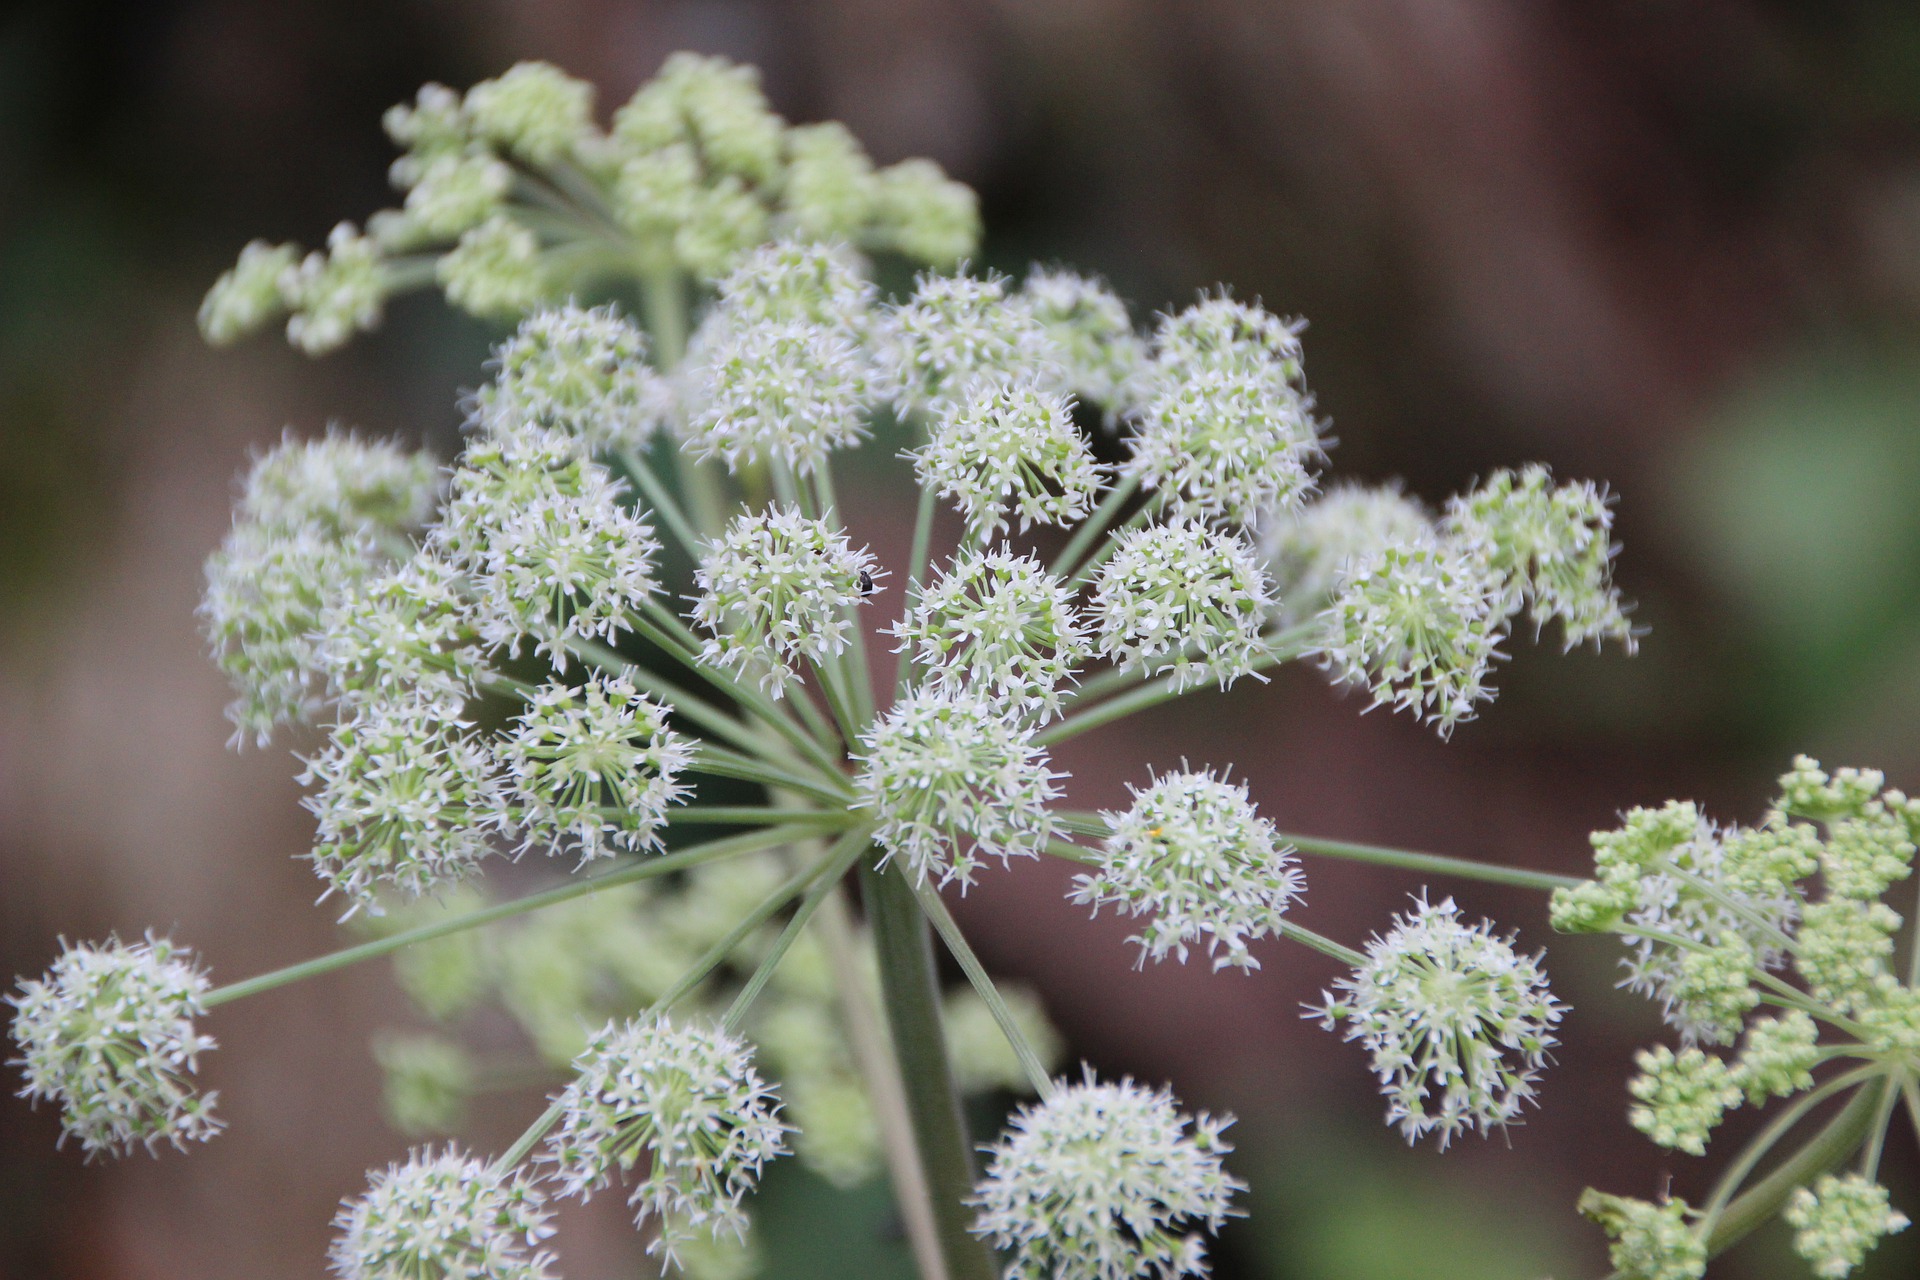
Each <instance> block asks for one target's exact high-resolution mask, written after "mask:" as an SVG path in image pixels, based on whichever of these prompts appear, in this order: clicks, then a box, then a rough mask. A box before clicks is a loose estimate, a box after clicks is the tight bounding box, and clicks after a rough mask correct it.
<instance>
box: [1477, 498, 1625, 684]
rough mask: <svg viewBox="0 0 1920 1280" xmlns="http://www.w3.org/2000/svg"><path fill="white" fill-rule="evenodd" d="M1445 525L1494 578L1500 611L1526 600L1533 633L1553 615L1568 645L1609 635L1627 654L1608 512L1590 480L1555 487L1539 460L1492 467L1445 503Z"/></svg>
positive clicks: (1623, 610) (1606, 503)
mask: <svg viewBox="0 0 1920 1280" xmlns="http://www.w3.org/2000/svg"><path fill="white" fill-rule="evenodd" d="M1446 527H1447V532H1448V534H1449V535H1450V536H1452V537H1454V538H1458V539H1460V540H1461V541H1463V542H1465V543H1467V544H1469V545H1471V546H1473V547H1474V548H1475V549H1476V550H1477V551H1478V553H1479V554H1480V556H1481V558H1482V560H1483V562H1484V563H1486V565H1487V566H1488V567H1489V568H1490V569H1491V570H1492V571H1493V573H1495V574H1496V575H1498V577H1499V578H1500V580H1501V583H1502V589H1503V590H1504V591H1505V593H1506V600H1505V602H1504V605H1503V608H1504V611H1505V612H1507V613H1509V614H1511V613H1513V612H1515V611H1517V610H1518V609H1519V608H1520V605H1521V604H1522V603H1523V602H1524V603H1526V604H1527V605H1528V607H1529V610H1530V612H1531V615H1532V618H1533V625H1534V628H1535V629H1536V630H1538V629H1539V628H1541V627H1544V626H1545V625H1546V624H1547V623H1548V622H1549V621H1551V620H1553V619H1556V618H1557V619H1559V621H1560V625H1561V627H1562V629H1563V630H1564V632H1565V634H1566V639H1567V646H1568V647H1569V648H1571V647H1572V646H1574V645H1576V644H1582V643H1584V642H1586V641H1589V640H1591V641H1592V642H1593V643H1594V645H1595V646H1596V647H1597V646H1598V645H1599V644H1600V642H1601V641H1602V640H1605V639H1613V640H1618V641H1619V642H1620V643H1621V644H1622V645H1624V646H1626V648H1627V651H1628V652H1632V651H1633V647H1634V639H1633V629H1632V627H1630V626H1629V625H1628V624H1627V617H1626V610H1625V608H1624V607H1623V606H1622V605H1621V603H1620V593H1619V591H1618V590H1616V589H1615V587H1614V585H1613V556H1614V553H1615V552H1617V551H1618V550H1619V548H1618V547H1616V546H1614V545H1613V543H1612V541H1611V539H1610V535H1611V532H1612V530H1613V511H1612V509H1611V507H1610V506H1609V505H1608V498H1607V495H1606V493H1605V492H1604V491H1602V490H1601V489H1599V488H1598V487H1597V486H1595V485H1594V484H1592V483H1591V482H1589V481H1577V482H1574V483H1570V484H1564V485H1561V486H1560V487H1559V488H1557V489H1556V488H1555V487H1554V486H1553V477H1552V476H1551V475H1550V474H1548V472H1547V469H1546V468H1545V467H1543V466H1539V465H1538V464H1536V465H1534V466H1530V467H1527V468H1525V469H1524V470H1521V471H1518V472H1514V471H1505V470H1502V471H1496V472H1495V473H1494V474H1493V475H1492V476H1490V477H1488V479H1487V481H1486V483H1485V484H1483V485H1481V486H1480V487H1479V488H1478V489H1476V490H1474V491H1473V492H1472V493H1469V494H1465V495H1462V496H1460V497H1456V498H1454V499H1453V500H1452V501H1451V502H1449V503H1448V504H1447V517H1446Z"/></svg>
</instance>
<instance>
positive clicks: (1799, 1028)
mask: <svg viewBox="0 0 1920 1280" xmlns="http://www.w3.org/2000/svg"><path fill="white" fill-rule="evenodd" d="M1911 824H1912V806H1911V803H1910V802H1909V801H1908V800H1907V798H1906V796H1905V795H1904V794H1902V793H1901V792H1899V791H1893V790H1888V789H1886V787H1885V779H1884V777H1883V776H1882V775H1881V774H1880V773H1878V772H1877V771H1873V770H1862V769H1843V770H1839V771H1837V772H1835V773H1833V774H1829V773H1827V772H1826V771H1825V770H1823V769H1822V768H1821V767H1820V765H1819V764H1818V762H1816V761H1814V760H1812V759H1810V758H1808V757H1806V756H1801V757H1798V758H1797V759H1795V761H1794V762H1793V768H1792V769H1791V770H1790V771H1789V772H1788V773H1787V774H1786V775H1785V776H1783V777H1782V778H1781V779H1780V794H1779V798H1778V799H1777V800H1776V802H1775V804H1774V806H1773V808H1772V809H1771V810H1770V811H1769V812H1768V813H1767V815H1766V817H1765V819H1764V821H1763V822H1762V824H1761V825H1760V826H1758V827H1756V828H1752V829H1742V828H1720V827H1717V826H1715V825H1714V824H1713V823H1711V822H1709V821H1708V820H1707V819H1706V818H1705V817H1703V816H1702V815H1701V813H1700V811H1699V810H1698V808H1697V807H1696V806H1694V805H1692V804H1683V803H1680V802H1672V803H1669V804H1667V805H1665V806H1663V807H1662V808H1659V809H1635V810H1633V811H1631V812H1629V813H1628V814H1627V815H1626V818H1625V821H1624V822H1623V823H1622V825H1621V826H1620V827H1619V828H1618V829H1617V830H1614V831H1607V832H1600V833H1597V834H1595V835H1594V837H1593V848H1594V872H1595V878H1594V879H1593V880H1592V881H1588V882H1586V883H1583V884H1581V885H1578V886H1576V887H1573V888H1569V889H1560V890H1556V891H1555V894H1554V902H1553V919H1554V924H1555V927H1557V928H1562V929H1567V930H1571V931H1575V932H1611V933H1616V934H1618V935H1620V937H1621V938H1622V939H1623V940H1624V941H1625V942H1626V943H1627V945H1628V948H1629V954H1628V957H1627V959H1626V962H1625V963H1626V967H1627V972H1628V978H1627V980H1626V982H1625V983H1624V984H1623V985H1626V986H1630V987H1632V988H1634V989H1636V990H1639V991H1641V992H1642V993H1643V994H1646V995H1649V996H1652V997H1654V998H1656V999H1658V1000H1660V1001H1661V1004H1662V1006H1663V1010H1664V1013H1665V1016H1666V1020H1667V1022H1668V1023H1669V1024H1670V1025H1672V1026H1673V1027H1674V1028H1675V1029H1676V1030H1677V1031H1678V1032H1679V1033H1680V1035H1681V1038H1682V1041H1683V1047H1682V1048H1681V1049H1680V1050H1679V1051H1678V1052H1677V1053H1676V1052H1675V1051H1674V1050H1672V1049H1669V1048H1667V1047H1666V1046H1664V1045H1662V1046H1657V1047H1655V1048H1653V1049H1650V1050H1647V1051H1644V1052H1642V1053H1641V1054H1640V1055H1639V1063H1640V1067H1641V1074H1640V1076H1639V1077H1638V1078H1637V1079H1636V1080H1635V1081H1634V1082H1633V1083H1632V1085H1631V1086H1630V1087H1629V1091H1630V1093H1631V1094H1632V1096H1633V1099H1634V1104H1633V1105H1632V1106H1631V1107H1630V1108H1629V1111H1628V1119H1629V1120H1630V1121H1631V1122H1632V1124H1633V1126H1634V1127H1635V1128H1637V1129H1639V1130H1640V1131H1641V1132H1643V1133H1645V1134H1646V1135H1647V1136H1648V1137H1650V1138H1652V1139H1653V1140H1654V1141H1655V1142H1657V1143H1659V1144H1660V1145H1661V1146H1665V1147H1670V1148H1673V1149H1676V1150H1679V1151H1684V1152H1687V1153H1689V1154H1692V1155H1701V1154H1703V1153H1704V1152H1705V1149H1706V1144H1707V1140H1708V1136H1709V1134H1710V1133H1711V1131H1712V1130H1713V1128H1714V1126H1716V1125H1717V1124H1718V1123H1719V1121H1720V1119H1721V1117H1722V1116H1723V1115H1724V1113H1725V1112H1726V1111H1727V1110H1729V1109H1731V1108H1733V1107H1736V1106H1738V1105H1740V1104H1741V1102H1743V1101H1744V1102H1747V1103H1750V1104H1751V1105H1754V1106H1762V1105H1765V1104H1766V1103H1767V1102H1769V1101H1770V1100H1772V1099H1775V1098H1791V1097H1793V1096H1795V1095H1797V1094H1809V1095H1810V1096H1809V1097H1808V1098H1806V1099H1804V1100H1803V1101H1801V1102H1798V1103H1795V1104H1794V1106H1795V1108H1796V1109H1795V1110H1794V1111H1793V1112H1791V1113H1790V1114H1789V1116H1788V1117H1786V1118H1785V1119H1784V1120H1783V1121H1782V1122H1781V1124H1780V1125H1776V1126H1775V1127H1774V1128H1772V1129H1769V1130H1767V1131H1765V1132H1764V1133H1763V1136H1762V1138H1761V1139H1759V1140H1758V1141H1760V1142H1761V1143H1762V1144H1763V1146H1761V1147H1760V1148H1757V1149H1756V1151H1755V1152H1753V1153H1750V1154H1749V1155H1748V1156H1746V1157H1743V1158H1742V1159H1741V1160H1740V1161H1738V1162H1736V1164H1735V1166H1734V1172H1733V1173H1732V1174H1730V1175H1729V1177H1730V1179H1731V1181H1729V1182H1727V1183H1725V1184H1723V1186H1722V1187H1721V1189H1720V1190H1719V1191H1718V1192H1716V1195H1715V1197H1714V1200H1713V1201H1712V1202H1711V1204H1710V1205H1709V1209H1708V1211H1707V1212H1706V1213H1705V1214H1704V1215H1700V1216H1697V1217H1696V1218H1695V1220H1694V1221H1693V1223H1692V1225H1690V1226H1689V1225H1687V1223H1686V1222H1685V1220H1684V1218H1685V1216H1687V1215H1684V1214H1682V1213H1676V1212H1673V1211H1672V1210H1671V1206H1662V1207H1660V1208H1658V1209H1656V1208H1655V1207H1654V1206H1648V1205H1643V1204H1642V1203H1641V1202H1638V1201H1628V1200H1622V1199H1620V1198H1618V1197H1613V1196H1605V1195H1602V1194H1601V1193H1599V1192H1597V1191H1589V1192H1588V1193H1587V1198H1586V1199H1584V1200H1583V1201H1582V1210H1583V1212H1587V1213H1588V1216H1589V1217H1592V1218H1594V1220H1595V1221H1597V1222H1600V1223H1601V1224H1602V1225H1603V1226H1605V1227H1606V1228H1607V1230H1608V1232H1609V1234H1611V1235H1613V1236H1614V1237H1615V1242H1616V1243H1615V1246H1614V1263H1615V1265H1616V1266H1617V1267H1619V1268H1620V1269H1621V1270H1623V1271H1625V1272H1626V1273H1627V1274H1631V1275H1642V1274H1645V1275H1669V1274H1671V1275H1698V1274H1700V1271H1701V1268H1702V1267H1704V1263H1705V1259H1706V1250H1707V1246H1708V1243H1709V1241H1711V1240H1713V1239H1714V1238H1715V1237H1714V1231H1715V1228H1716V1226H1717V1225H1718V1224H1719V1222H1720V1221H1721V1216H1720V1215H1721V1214H1722V1213H1723V1212H1724V1211H1725V1208H1726V1206H1727V1205H1728V1204H1730V1203H1732V1202H1733V1198H1734V1196H1735V1194H1736V1193H1737V1192H1739V1191H1740V1190H1741V1181H1742V1180H1743V1179H1744V1178H1746V1177H1749V1176H1751V1174H1752V1171H1753V1168H1754V1167H1755V1165H1756V1163H1757V1161H1758V1155H1759V1153H1760V1152H1763V1151H1764V1150H1765V1147H1767V1146H1771V1145H1773V1144H1774V1143H1776V1142H1779V1141H1781V1140H1782V1139H1783V1138H1784V1137H1785V1136H1786V1135H1787V1133H1789V1132H1793V1131H1796V1130H1794V1129H1792V1128H1791V1126H1792V1123H1793V1122H1794V1121H1796V1120H1799V1119H1803V1118H1804V1116H1805V1114H1806V1113H1807V1112H1808V1110H1809V1109H1810V1108H1811V1106H1812V1104H1813V1103H1815V1102H1817V1101H1819V1100H1820V1099H1821V1098H1824V1097H1826V1096H1829V1095H1832V1094H1834V1093H1836V1092H1840V1091H1866V1092H1865V1093H1864V1094H1863V1095H1857V1096H1856V1097H1855V1099H1854V1101H1853V1102H1852V1103H1851V1104H1850V1106H1852V1107H1854V1108H1859V1107H1861V1106H1864V1105H1868V1104H1870V1103H1871V1102H1872V1100H1873V1099H1874V1098H1875V1097H1878V1096H1881V1091H1891V1092H1896V1093H1897V1092H1898V1091H1900V1090H1901V1089H1902V1088H1907V1089H1910V1088H1911V1084H1910V1082H1911V1080H1912V1079H1913V1076H1914V1073H1915V1072H1916V1071H1920V991H1916V990H1915V989H1914V987H1913V986H1912V978H1911V975H1909V977H1908V979H1907V980H1906V981H1902V980H1901V979H1900V978H1899V977H1898V976H1896V975H1895V973H1894V972H1893V969H1892V960H1893V956H1894V954H1895V949H1896V938H1897V936H1898V934H1899V933H1900V931H1901V929H1902V927H1903V925H1904V923H1905V921H1904V920H1903V919H1902V917H1901V916H1900V914H1899V913H1898V912H1897V911H1895V910H1894V909H1893V907H1891V906H1889V905H1888V904H1887V903H1885V902H1882V901H1880V896H1881V895H1882V894H1883V893H1885V892H1886V891H1887V889H1888V888H1889V887H1890V886H1892V885H1893V884H1895V883H1897V882H1899V881H1901V880H1904V879H1906V878H1907V877H1908V876H1910V875H1911V874H1912V870H1913V859H1914V854H1915V840H1914V829H1913V826H1912V825H1911ZM1794 979H1797V983H1796V982H1795V981H1793V980H1794ZM1762 1003H1766V1004H1769V1005H1772V1006H1775V1007H1776V1008H1777V1009H1784V1012H1775V1013H1771V1014H1770V1015H1769V1016H1766V1017H1761V1018H1756V1019H1753V1020H1752V1021H1750V1022H1749V1021H1748V1018H1749V1015H1750V1014H1751V1013H1752V1011H1753V1010H1754V1009H1756V1008H1758V1007H1759V1006H1760V1005H1761V1004H1762ZM1743 1029H1744V1031H1745V1038H1744V1041H1743V1042H1742V1046H1741V1049H1740V1051H1739V1053H1738V1054H1737V1055H1735V1056H1733V1057H1732V1058H1730V1059H1722V1058H1718V1057H1715V1056H1712V1055H1710V1054H1707V1053H1704V1052H1702V1051H1701V1049H1699V1048H1698V1047H1696V1045H1697V1044H1698V1043H1706V1044H1732V1043H1734V1042H1735V1041H1736V1040H1740V1039H1741V1032H1742V1031H1743ZM1830 1063H1831V1064H1835V1065H1834V1069H1833V1070H1831V1071H1826V1070H1823V1068H1824V1067H1826V1066H1827V1064H1830ZM1874 1114H1875V1116H1876V1117H1877V1118H1876V1121H1875V1124H1874V1125H1870V1126H1866V1127H1865V1129H1866V1131H1865V1133H1864V1134H1861V1135H1858V1136H1856V1137H1854V1138H1853V1139H1852V1141H1853V1142H1854V1143H1855V1144H1856V1146H1858V1147H1862V1148H1864V1150H1865V1152H1866V1155H1865V1157H1864V1159H1863V1164H1862V1168H1863V1170H1864V1174H1859V1173H1849V1174H1846V1175H1844V1176H1840V1175H1834V1174H1832V1173H1826V1172H1823V1171H1822V1170H1823V1169H1831V1168H1832V1167H1833V1166H1834V1165H1836V1164H1838V1163H1839V1162H1841V1161H1842V1160H1844V1159H1846V1158H1847V1157H1848V1155H1849V1154H1850V1152H1848V1151H1837V1152H1835V1151H1827V1152H1823V1155H1824V1156H1825V1164H1824V1165H1823V1166H1816V1167H1815V1168H1814V1169H1813V1170H1811V1171H1810V1172H1809V1173H1808V1174H1807V1175H1806V1176H1807V1177H1809V1178H1812V1177H1814V1175H1815V1174H1818V1179H1817V1181H1814V1182H1812V1183H1811V1184H1810V1185H1808V1186H1802V1187H1800V1188H1798V1189H1796V1190H1794V1191H1793V1193H1792V1195H1791V1197H1789V1198H1788V1200H1787V1202H1786V1205H1785V1208H1784V1210H1783V1211H1782V1216H1784V1217H1785V1218H1786V1220H1787V1222H1788V1224H1789V1225H1791V1226H1793V1227H1794V1228H1795V1229H1796V1231H1797V1235H1796V1237H1795V1244H1796V1247H1797V1248H1798V1249H1799V1251H1800V1253H1801V1255H1802V1256H1803V1257H1805V1258H1806V1259H1807V1260H1808V1262H1810V1263H1811V1264H1812V1265H1813V1267H1814V1272H1815V1274H1816V1275H1820V1276H1826V1277H1840V1276H1845V1275H1848V1274H1850V1273H1851V1272H1852V1270H1853V1269H1854V1268H1855V1267H1857V1266H1858V1265H1859V1264H1860V1262H1861V1260H1862V1259H1863V1258H1864V1257H1865V1255H1866V1254H1867V1252H1868V1251H1869V1250H1871V1249H1872V1248H1873V1246H1874V1244H1875V1243H1876V1242H1877V1241H1878V1240H1879V1238H1880V1236H1881V1235H1884V1234H1886V1233H1887V1232H1889V1231H1892V1230H1898V1229H1899V1228H1900V1227H1902V1226H1904V1225H1906V1219H1905V1217H1904V1216H1903V1215H1901V1214H1900V1213H1898V1212H1897V1211H1894V1210H1892V1209H1891V1208H1889V1206H1888V1201H1887V1193H1886V1191H1885V1190H1884V1189H1883V1188H1881V1187H1879V1186H1877V1185H1875V1184H1874V1183H1873V1182H1872V1174H1873V1171H1874V1169H1875V1167H1876V1165H1877V1161H1878V1153H1879V1151H1880V1149H1881V1144H1882V1142H1883V1141H1884V1138H1885V1126H1886V1125H1887V1124H1888V1123H1889V1121H1890V1119H1891V1108H1890V1107H1879V1108H1876V1109H1875V1111H1874ZM1782 1126H1786V1127H1782ZM1809 1141H1810V1142H1811V1141H1812V1140H1811V1139H1809ZM1675 1203H1678V1202H1675ZM1715 1247H1716V1248H1717V1247H1719V1246H1718V1245H1716V1246H1715ZM1663 1267H1664V1268H1666V1269H1665V1270H1662V1269H1661V1268H1663ZM1689 1268H1691V1269H1689Z"/></svg>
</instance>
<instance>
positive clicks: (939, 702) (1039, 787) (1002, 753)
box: [854, 690, 1060, 888]
mask: <svg viewBox="0 0 1920 1280" xmlns="http://www.w3.org/2000/svg"><path fill="white" fill-rule="evenodd" d="M860 746H861V750H860V752H859V753H858V754H856V755H855V756H854V759H855V760H856V761H858V762H859V764H860V766H861V768H860V773H859V776H858V777H857V778H856V780H855V783H854V786H855V790H856V791H857V792H858V794H859V799H857V800H856V801H855V802H854V803H855V807H857V808H861V809H865V810H867V811H868V812H870V813H871V814H872V815H873V817H874V819H875V821H877V822H878V823H879V826H878V828H876V830H875V831H874V835H873V839H874V843H876V844H878V845H879V846H880V847H881V849H883V850H885V852H886V856H887V858H889V859H892V858H898V859H900V860H901V861H902V862H903V863H905V864H906V867H905V869H906V872H907V874H908V875H909V876H910V877H912V878H913V879H914V880H915V881H923V880H925V879H926V878H927V877H928V876H930V875H931V876H933V877H935V878H936V879H938V881H939V882H940V883H941V884H943V885H944V884H947V883H950V882H951V881H954V880H958V881H959V882H960V884H961V887H962V888H965V887H966V886H967V885H969V884H971V883H972V882H973V877H974V873H975V871H977V870H978V869H979V866H980V863H981V861H982V860H983V859H985V858H988V857H994V858H999V859H1000V860H1001V861H1002V862H1005V861H1006V860H1007V859H1008V858H1011V857H1014V856H1016V855H1017V856H1021V857H1036V856H1038V855H1039V853H1040V852H1041V850H1043V849H1045V848H1046V847H1047V841H1048V840H1049V839H1050V838H1051V837H1052V835H1053V815H1052V811H1051V810H1050V809H1049V807H1048V806H1049V804H1050V803H1051V802H1052V801H1053V800H1054V799H1055V798H1056V797H1057V796H1058V795H1059V789H1058V788H1057V787H1056V786H1055V785H1054V784H1055V782H1056V780H1057V779H1058V778H1059V777H1060V775H1058V774H1055V773H1054V772H1053V771H1052V770H1051V769H1049V768H1048V767H1047V755H1046V752H1045V751H1044V750H1043V749H1042V748H1040V747H1037V746H1035V745H1034V743H1033V731H1032V730H1031V729H1030V728H1029V727H1027V726H1025V725H1022V724H1018V723H1016V722H1014V721H1013V720H1011V719H1008V718H1007V717H1005V716H1004V715H1002V713H1001V710H1000V707H999V705H998V704H997V703H996V702H993V701H990V700H989V698H988V696H987V695H986V694H985V693H984V692H982V691H966V692H959V693H955V694H953V695H951V696H949V695H945V694H941V693H937V692H934V691H932V690H921V691H919V692H917V693H913V694H910V695H909V696H907V697H905V698H902V699H901V700H900V701H898V702H896V703H894V704H893V709H892V710H890V711H888V712H887V714H886V715H885V716H883V717H882V718H881V719H880V721H879V723H878V724H876V725H875V726H874V727H873V728H872V729H871V730H869V731H868V732H867V733H866V735H865V736H864V737H863V738H862V739H861V742H860Z"/></svg>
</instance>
